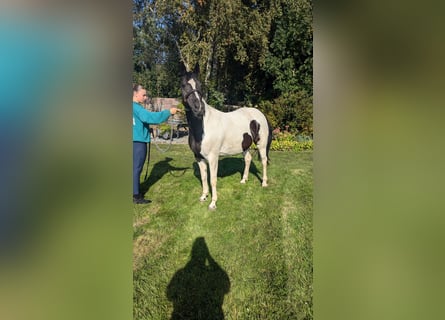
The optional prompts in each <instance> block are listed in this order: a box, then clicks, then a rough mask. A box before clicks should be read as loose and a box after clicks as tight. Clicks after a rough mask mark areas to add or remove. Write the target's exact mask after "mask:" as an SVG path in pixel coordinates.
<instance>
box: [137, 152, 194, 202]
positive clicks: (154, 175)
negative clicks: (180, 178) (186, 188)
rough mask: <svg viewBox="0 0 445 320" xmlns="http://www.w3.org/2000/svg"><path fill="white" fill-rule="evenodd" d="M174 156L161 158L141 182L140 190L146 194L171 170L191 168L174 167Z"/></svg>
mask: <svg viewBox="0 0 445 320" xmlns="http://www.w3.org/2000/svg"><path fill="white" fill-rule="evenodd" d="M172 160H173V158H170V157H166V158H165V159H164V160H161V161H159V162H157V163H155V164H154V165H153V168H152V169H151V172H150V175H149V176H148V178H147V179H145V180H144V182H142V183H141V186H140V192H141V193H142V194H145V193H147V192H148V190H149V189H150V188H151V186H153V185H154V184H155V183H156V182H158V181H159V180H161V179H162V177H163V176H164V175H165V174H166V173H169V172H172V171H184V172H185V170H187V169H190V167H173V166H172V165H171V164H170V161H172Z"/></svg>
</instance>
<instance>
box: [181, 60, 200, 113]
mask: <svg viewBox="0 0 445 320" xmlns="http://www.w3.org/2000/svg"><path fill="white" fill-rule="evenodd" d="M198 74H199V68H198V67H197V66H196V67H195V70H194V71H193V72H185V74H184V75H183V76H182V81H181V92H182V99H183V100H184V105H185V109H186V111H191V112H193V114H194V115H195V116H196V117H199V118H202V117H203V116H204V113H205V104H204V101H203V99H202V91H201V82H199V80H198Z"/></svg>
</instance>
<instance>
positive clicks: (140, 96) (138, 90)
mask: <svg viewBox="0 0 445 320" xmlns="http://www.w3.org/2000/svg"><path fill="white" fill-rule="evenodd" d="M145 100H147V91H146V90H145V89H144V88H143V87H142V86H141V85H140V84H135V85H133V101H134V102H137V103H140V104H143V103H144V102H145Z"/></svg>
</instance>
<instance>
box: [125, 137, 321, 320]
mask: <svg viewBox="0 0 445 320" xmlns="http://www.w3.org/2000/svg"><path fill="white" fill-rule="evenodd" d="M242 169H243V160H242V157H241V156H237V157H227V158H221V159H220V166H219V170H218V202H217V206H218V208H217V209H216V211H209V210H208V209H207V206H208V204H209V201H210V200H209V201H207V202H205V203H201V202H199V196H200V195H201V183H200V179H199V170H198V168H197V166H196V164H194V157H193V155H192V152H191V151H190V150H189V148H188V146H186V145H172V147H171V149H170V150H169V151H168V152H166V153H160V152H159V151H158V150H157V149H156V148H152V151H151V159H150V164H149V171H148V172H149V177H148V180H147V181H146V183H144V185H143V188H144V189H145V190H147V189H148V192H147V194H146V198H148V199H151V200H152V201H153V202H152V203H151V204H148V205H135V206H134V224H133V230H134V236H133V240H134V248H133V256H134V261H133V271H134V273H133V274H134V275H133V281H134V295H133V302H134V319H226V320H230V319H268V320H270V319H280V320H281V319H312V318H313V312H312V183H313V178H312V152H301V153H295V152H271V163H270V165H269V166H268V177H269V181H268V183H269V186H268V187H267V188H262V187H261V182H260V180H259V177H261V170H262V168H261V164H260V162H259V161H257V160H256V156H255V159H254V161H253V162H252V165H251V169H250V170H251V173H250V176H249V181H248V182H247V184H245V185H243V184H240V183H239V181H240V180H241V172H242ZM144 175H145V168H144V171H143V175H142V178H143V176H144ZM192 253H193V254H192ZM172 312H174V314H173V316H172ZM181 316H182V317H181Z"/></svg>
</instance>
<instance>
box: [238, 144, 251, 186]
mask: <svg viewBox="0 0 445 320" xmlns="http://www.w3.org/2000/svg"><path fill="white" fill-rule="evenodd" d="M243 155H244V163H245V166H244V173H243V178H242V179H241V183H246V181H247V180H248V179H249V170H250V162H251V161H252V155H251V154H250V152H249V150H246V151H244V152H243Z"/></svg>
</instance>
